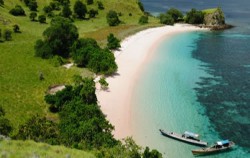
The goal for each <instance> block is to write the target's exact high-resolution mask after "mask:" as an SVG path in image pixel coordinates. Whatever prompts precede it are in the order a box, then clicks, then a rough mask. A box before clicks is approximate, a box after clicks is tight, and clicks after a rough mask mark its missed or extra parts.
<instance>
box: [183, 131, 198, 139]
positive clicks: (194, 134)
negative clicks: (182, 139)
mask: <svg viewBox="0 0 250 158" xmlns="http://www.w3.org/2000/svg"><path fill="white" fill-rule="evenodd" d="M184 134H185V135H186V136H189V137H193V138H198V137H199V135H198V134H196V133H193V132H189V131H185V132H184Z"/></svg>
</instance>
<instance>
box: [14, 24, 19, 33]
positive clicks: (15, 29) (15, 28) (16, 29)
mask: <svg viewBox="0 0 250 158" xmlns="http://www.w3.org/2000/svg"><path fill="white" fill-rule="evenodd" d="M13 31H14V32H15V33H17V32H20V27H19V26H18V25H17V24H15V25H13Z"/></svg>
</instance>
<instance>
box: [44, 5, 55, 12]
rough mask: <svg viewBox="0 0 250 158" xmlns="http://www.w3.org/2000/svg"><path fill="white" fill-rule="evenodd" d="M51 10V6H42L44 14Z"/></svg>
mask: <svg viewBox="0 0 250 158" xmlns="http://www.w3.org/2000/svg"><path fill="white" fill-rule="evenodd" d="M52 10H53V9H52V7H51V6H44V7H43V11H44V12H45V13H46V14H48V13H50V12H52Z"/></svg>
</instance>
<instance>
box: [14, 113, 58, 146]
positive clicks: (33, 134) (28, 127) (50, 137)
mask: <svg viewBox="0 0 250 158" xmlns="http://www.w3.org/2000/svg"><path fill="white" fill-rule="evenodd" d="M58 136H59V130H58V127H57V124H55V123H54V122H52V121H50V120H47V119H46V118H45V117H41V116H37V115H35V116H33V117H31V118H30V119H29V120H28V121H27V122H26V123H25V124H23V125H21V126H20V128H19V130H18V134H17V135H16V136H15V137H16V138H17V139H22V140H26V139H32V140H34V141H36V142H46V143H49V144H52V145H54V144H59V141H58Z"/></svg>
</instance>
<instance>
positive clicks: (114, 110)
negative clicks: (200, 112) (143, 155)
mask: <svg viewBox="0 0 250 158" xmlns="http://www.w3.org/2000/svg"><path fill="white" fill-rule="evenodd" d="M202 30H208V29H204V28H199V27H197V26H193V25H187V24H176V25H174V26H163V27H157V28H150V29H146V30H144V31H140V32H138V33H136V34H134V35H132V36H129V37H127V38H125V39H124V40H123V41H122V42H121V48H120V50H119V51H115V52H114V55H115V58H116V63H117V65H118V71H117V73H116V74H115V75H113V76H110V77H107V78H106V81H107V82H108V83H109V89H108V90H106V91H103V90H100V86H99V85H98V86H97V90H96V95H97V99H98V101H99V105H100V106H101V110H102V111H103V113H104V114H105V115H106V116H107V119H108V120H109V121H110V123H111V124H112V125H114V126H115V130H114V132H113V134H114V136H115V138H117V139H122V138H125V137H128V136H132V134H133V133H132V129H131V121H132V120H131V107H130V106H131V94H132V92H133V90H134V86H135V84H136V83H137V79H138V77H139V74H140V72H141V70H142V68H143V66H144V65H145V64H146V63H147V62H148V61H150V59H151V58H152V57H153V55H154V52H155V50H156V49H157V47H158V46H159V44H160V43H161V42H162V41H163V40H166V39H167V38H171V37H172V36H174V35H175V34H179V33H182V32H188V31H202Z"/></svg>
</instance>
